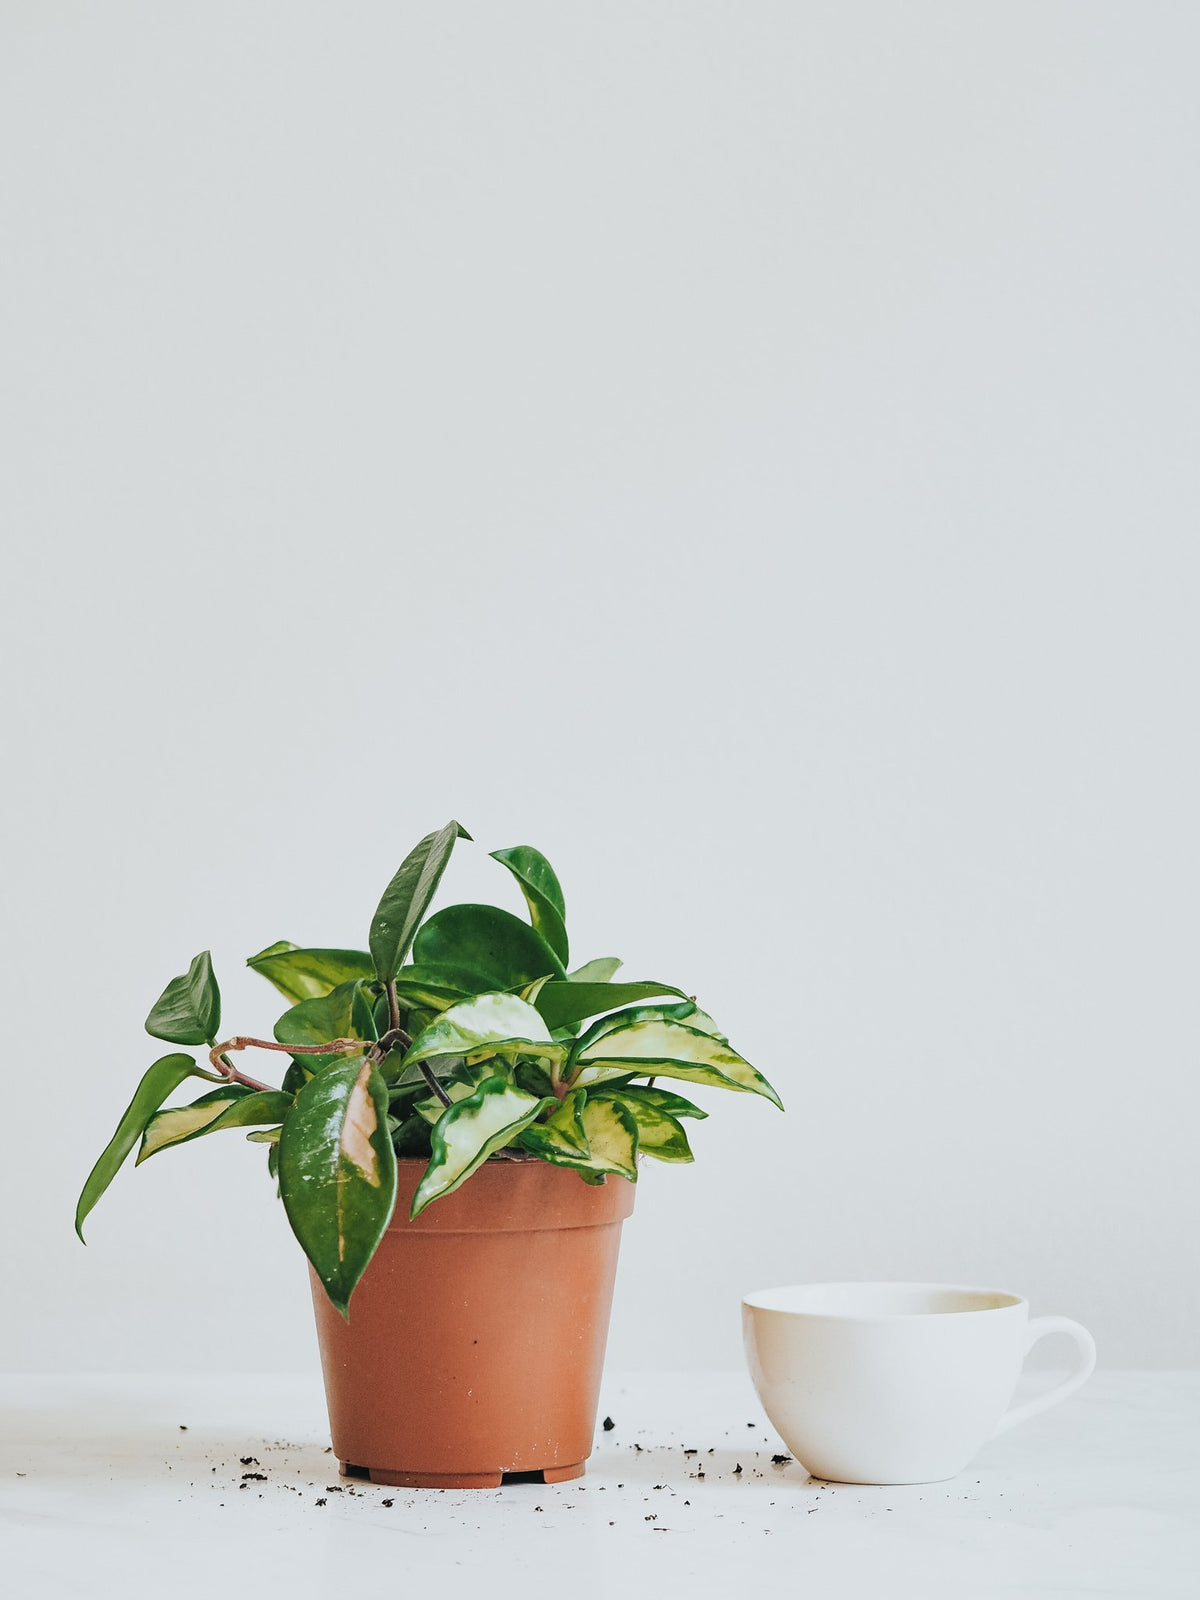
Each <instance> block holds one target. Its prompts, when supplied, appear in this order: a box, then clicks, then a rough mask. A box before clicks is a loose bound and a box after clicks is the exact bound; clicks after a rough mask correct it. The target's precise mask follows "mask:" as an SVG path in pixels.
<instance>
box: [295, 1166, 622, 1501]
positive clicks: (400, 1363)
mask: <svg viewBox="0 0 1200 1600" xmlns="http://www.w3.org/2000/svg"><path fill="white" fill-rule="evenodd" d="M397 1166H398V1169H399V1181H398V1185H397V1199H396V1211H395V1215H394V1217H393V1219H392V1222H391V1225H390V1226H389V1227H388V1230H387V1232H386V1234H385V1235H384V1237H383V1240H382V1241H381V1243H380V1245H379V1248H378V1250H377V1251H376V1253H375V1255H374V1257H373V1258H372V1260H371V1263H370V1265H369V1266H368V1268H367V1270H366V1272H365V1273H364V1274H363V1277H362V1279H361V1281H360V1282H359V1284H358V1287H357V1288H356V1289H355V1291H354V1294H353V1296H352V1298H351V1301H350V1320H349V1321H348V1322H346V1321H344V1320H343V1318H342V1317H341V1315H340V1314H339V1313H338V1312H337V1311H336V1310H335V1309H334V1307H333V1306H332V1305H331V1304H330V1303H329V1300H328V1299H327V1297H326V1295H325V1291H324V1289H323V1288H322V1287H321V1284H320V1281H319V1279H318V1278H317V1277H316V1274H315V1273H312V1272H311V1269H310V1277H311V1280H312V1292H313V1306H314V1308H315V1311H316V1318H317V1338H318V1341H319V1343H320V1347H321V1366H322V1369H323V1372H324V1377H325V1395H326V1400H327V1402H328V1405H329V1423H330V1430H331V1433H332V1437H333V1448H334V1452H335V1453H336V1455H337V1456H338V1458H339V1460H340V1462H341V1469H342V1474H343V1476H346V1477H352V1478H369V1479H370V1480H371V1481H372V1482H373V1483H384V1484H395V1485H398V1486H400V1487H403V1488H438V1489H491V1488H498V1487H499V1486H500V1484H501V1482H502V1481H503V1480H504V1478H505V1477H506V1476H508V1475H509V1474H514V1473H519V1474H522V1475H529V1476H532V1477H534V1478H535V1479H538V1480H540V1481H544V1482H546V1483H562V1482H564V1481H565V1480H566V1479H568V1478H578V1477H580V1476H582V1474H583V1471H584V1462H585V1461H586V1460H587V1458H588V1456H589V1455H590V1454H591V1451H592V1440H593V1438H594V1435H595V1429H596V1408H597V1405H598V1403H599V1395H600V1377H601V1373H602V1370H603V1366H604V1347H605V1343H606V1341H607V1338H608V1320H609V1313H610V1310H611V1307H612V1293H613V1281H614V1278H615V1276H616V1269H617V1251H618V1248H619V1246H620V1240H621V1223H622V1222H623V1221H624V1220H625V1218H626V1217H627V1216H629V1215H630V1213H631V1212H632V1210H633V1197H634V1188H633V1185H632V1184H631V1183H630V1182H629V1181H628V1180H627V1179H625V1178H618V1177H616V1176H613V1175H611V1174H610V1176H609V1177H608V1179H607V1180H606V1182H605V1183H603V1184H600V1185H595V1186H593V1185H591V1184H587V1183H584V1182H583V1181H582V1180H581V1179H580V1178H579V1176H578V1174H577V1173H575V1172H572V1171H570V1170H568V1169H566V1168H563V1167H555V1166H552V1165H550V1164H549V1163H548V1162H545V1161H487V1162H485V1163H484V1165H483V1166H482V1167H481V1168H480V1169H479V1171H478V1172H476V1173H475V1174H474V1175H473V1176H472V1177H471V1178H469V1179H468V1180H467V1182H466V1183H465V1184H463V1186H462V1188H460V1189H457V1190H455V1192H454V1193H453V1194H450V1195H446V1196H445V1197H443V1198H442V1199H440V1200H437V1201H435V1202H434V1204H432V1205H430V1206H428V1207H427V1208H426V1209H425V1210H424V1211H423V1212H422V1213H421V1215H420V1216H419V1217H418V1218H417V1220H416V1221H415V1222H412V1221H409V1218H408V1213H409V1207H410V1205H411V1203H412V1197H413V1194H414V1192H415V1190H416V1187H417V1184H418V1183H419V1182H420V1179H421V1175H422V1173H423V1172H424V1170H425V1163H424V1162H423V1161H403V1160H402V1161H400V1162H398V1163H397Z"/></svg>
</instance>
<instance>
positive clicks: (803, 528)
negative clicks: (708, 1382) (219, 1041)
mask: <svg viewBox="0 0 1200 1600" xmlns="http://www.w3.org/2000/svg"><path fill="white" fill-rule="evenodd" d="M1198 47H1200V21H1198V15H1197V12H1196V9H1195V8H1194V7H1193V6H1190V5H1188V4H1185V3H1179V4H1154V5H1148V6H1137V5H1132V4H1125V5H1111V4H1097V3H1082V0H1081V3H1077V4H1071V3H1056V0H1037V3H1005V4H977V5H971V6H963V5H958V4H954V3H946V4H934V3H916V4H908V5H904V6H898V5H891V4H878V5H876V4H844V3H828V4H810V3H790V4H767V3H761V0H749V3H748V0H736V3H728V4H711V3H707V4H701V3H694V4H688V5H678V4H665V3H650V4H646V3H644V0H638V3H631V4H624V3H608V4H588V5H579V4H565V3H563V0H547V3H544V4H535V3H529V0H509V3H506V4H505V5H492V4H486V3H483V4H470V5H467V4H454V3H449V4H446V3H441V0H439V3H437V4H434V3H432V0H426V3H421V4H390V3H388V4H384V3H377V4H376V3H371V4H368V3H364V4H351V3H341V4H337V5H332V4H326V5H318V4H311V3H306V4H299V3H288V4H277V5H271V4H246V3H244V0H238V3H236V4H214V3H211V0H206V3H204V4H174V5H170V6H163V5H156V4H150V3H146V4H107V5H104V6H91V5H85V4H78V5H77V4H66V3H58V0H25V3H19V0H5V3H4V4H3V6H2V8H0V163H2V166H3V174H2V176H3V203H2V207H0V228H2V229H3V236H4V237H3V269H2V270H3V283H2V285H0V330H2V331H0V337H2V340H3V367H2V374H0V387H2V404H3V441H4V444H3V458H4V459H3V479H2V483H3V488H2V491H0V492H2V515H3V527H4V532H5V542H6V548H7V553H6V555H5V565H4V580H5V581H4V586H3V587H4V610H5V620H4V627H3V650H4V654H5V658H6V665H7V678H6V682H7V689H6V694H5V702H4V720H5V724H6V729H5V735H4V748H5V751H6V754H7V756H8V776H7V778H6V780H5V784H4V790H3V806H4V813H5V815H4V818H3V834H2V836H3V840H4V846H5V852H6V857H7V862H6V866H5V873H4V888H5V900H6V917H5V933H4V939H5V945H4V950H3V952H2V957H0V970H2V972H3V979H4V984H5V989H6V998H5V1000H4V1016H5V1042H6V1049H5V1057H6V1061H5V1069H4V1070H5V1085H6V1087H5V1091H4V1114H5V1120H6V1129H7V1133H6V1138H5V1141H4V1148H5V1156H4V1159H3V1161H2V1162H0V1182H2V1184H3V1188H4V1194H3V1205H4V1212H3V1215H4V1217H5V1225H4V1229H3V1235H4V1243H3V1246H2V1249H3V1252H4V1257H5V1262H6V1265H5V1267H4V1276H5V1281H6V1283H7V1285H8V1291H9V1298H10V1303H12V1304H13V1305H15V1307H16V1309H17V1311H18V1312H20V1313H22V1314H20V1315H16V1316H10V1317H8V1318H6V1319H5V1320H4V1322H3V1324H2V1325H0V1364H3V1365H7V1366H10V1367H16V1368H54V1367H58V1366H70V1367H80V1368H135V1369H136V1368H159V1369H167V1368H185V1367H198V1366H201V1365H208V1366H212V1367H215V1368H218V1369H220V1368H231V1369H232V1368H235V1367H256V1366H264V1365H268V1364H271V1365H277V1366H278V1367H280V1368H303V1367H308V1366H310V1365H311V1364H312V1362H313V1359H314V1353H313V1352H314V1340H313V1336H312V1332H311V1328H310V1323H309V1312H308V1308H307V1285H306V1281H305V1276H304V1273H303V1271H302V1270H301V1259H300V1257H299V1254H298V1250H297V1248H296V1247H295V1246H294V1245H293V1244H292V1242H291V1239H290V1235H289V1234H288V1233H287V1230H286V1224H285V1222H284V1218H283V1216H282V1212H281V1211H280V1210H279V1208H278V1207H277V1206H276V1205H275V1203H274V1201H273V1199H272V1197H271V1192H270V1188H269V1185H268V1181H267V1178H266V1174H265V1171H264V1170H263V1160H262V1155H261V1152H255V1151H254V1150H252V1149H247V1148H246V1147H245V1146H244V1145H243V1144H242V1141H241V1140H240V1139H239V1138H238V1137H237V1136H235V1135H230V1136H228V1138H227V1140H226V1141H225V1142H221V1141H220V1140H219V1139H216V1138H214V1139H212V1140H210V1141H207V1142H203V1141H202V1142H200V1143H198V1144H196V1145H194V1146H191V1147H190V1148H188V1149H186V1150H182V1151H179V1152H176V1153H175V1154H173V1155H168V1156H164V1157H162V1158H160V1159H158V1160H157V1161H155V1162H153V1163H151V1164H150V1165H149V1166H148V1167H146V1168H144V1169H142V1170H140V1171H138V1172H133V1171H132V1170H130V1171H128V1172H126V1173H123V1174H122V1175H121V1177H120V1178H119V1179H118V1180H117V1182H116V1183H115V1185H114V1187H113V1188H112V1190H110V1192H109V1194H108V1196H107V1197H106V1199H105V1200H104V1201H103V1202H102V1204H101V1206H100V1208H99V1209H98V1210H97V1211H96V1212H95V1214H94V1216H93V1218H92V1221H91V1226H90V1230H89V1231H90V1240H91V1242H90V1246H89V1248H88V1249H87V1250H86V1251H85V1250H83V1249H81V1248H80V1246H79V1245H78V1244H77V1243H76V1241H75V1240H74V1238H73V1235H72V1232H71V1214H72V1210H73V1206H74V1200H75V1196H76V1193H77V1191H78V1188H79V1185H80V1183H81V1181H82V1178H83V1176H84V1174H85V1173H86V1171H87V1169H88V1167H89V1166H90V1164H91V1161H92V1160H93V1158H94V1156H95V1155H96V1153H97V1151H98V1150H99V1148H100V1147H101V1145H102V1144H103V1143H104V1141H105V1140H106V1139H107V1137H108V1135H109V1133H110V1131H111V1127H112V1125H113V1123H114V1122H115V1120H116V1117H117V1115H118V1113H119V1111H120V1109H121V1107H122V1106H123V1105H124V1103H125V1100H126V1099H127V1097H128V1094H129V1092H130V1091H131V1089H132V1086H133V1084H134V1082H135V1081H136V1079H137V1077H138V1075H139V1074H140V1073H141V1072H142V1070H143V1069H144V1067H145V1066H146V1065H147V1063H148V1062H149V1061H150V1060H151V1059H152V1057H153V1055H154V1054H155V1053H156V1052H155V1048H154V1045H153V1044H152V1042H151V1041H149V1040H148V1039H147V1038H146V1037H145V1036H144V1034H143V1033H142V1030H141V1020H142V1017H143V1016H144V1014H145V1012H146V1010H147V1008H148V1006H149V1004H150V1002H151V1001H152V1000H153V999H154V997H155V996H156V994H157V993H158V991H159V989H160V988H161V986H162V984H163V983H164V982H165V981H166V979H167V978H169V977H170V976H172V975H173V974H174V973H176V972H178V971H180V970H181V969H182V967H183V965H184V964H185V963H186V961H187V960H188V959H189V958H190V957H191V956H192V955H193V954H194V953H195V951H196V950H198V949H200V948H202V947H204V946H207V945H211V946H212V949H213V951H214V956H215V959H216V962H217V967H218V972H219V975H220V978H221V980H222V983H223V986H224V990H225V996H226V1020H227V1026H228V1027H230V1028H235V1029H251V1030H254V1029H257V1030H264V1029H269V1026H270V1022H271V1020H272V1017H273V1016H274V1014H275V1008H274V1007H273V1004H272V991H270V990H269V989H268V988H267V987H266V985H265V984H263V983H262V982H261V980H259V979H258V978H255V977H254V976H253V975H252V974H250V973H248V972H247V971H246V970H245V969H244V968H243V967H242V966H241V962H242V960H243V958H244V957H245V956H246V955H247V954H249V953H250V952H251V951H253V950H256V949H258V948H259V947H260V946H262V945H263V944H265V943H267V942H268V941H270V940H273V939H277V938H281V937H287V938H292V939H295V940H297V941H300V942H310V941H311V942H318V943H321V942H328V943H335V944H337V943H348V944H353V943H358V942H361V941H362V939H363V937H364V936H365V931H366V925H367V920H368V918H369V915H370V912H371V910H372V909H373V907H374V903H375V900H376V897H377V895H378V893H379V891H380V889H381V887H382V885H383V883H384V882H385V881H386V879H387V877H388V876H389V875H390V873H391V871H392V870H393V869H394V867H395V866H396V864H397V862H398V861H399V859H400V857H401V856H402V855H403V854H404V853H405V851H406V850H407V849H408V848H409V846H410V845H411V844H412V842H413V841H414V840H415V838H416V837H417V836H418V835H420V834H421V833H423V832H425V831H427V830H428V829H429V828H431V827H434V826H436V825H438V824H440V823H441V822H442V821H444V820H445V818H446V817H447V816H449V815H452V814H455V815H458V816H460V817H461V818H462V819H463V821H464V822H465V823H466V824H467V825H468V826H469V827H470V828H471V829H472V831H473V832H474V833H475V835H476V837H477V838H478V840H479V841H480V847H479V848H476V849H475V850H474V851H473V852H472V851H471V850H469V849H468V850H464V851H463V852H462V853H461V856H460V857H459V858H458V859H457V860H456V862H455V864H454V866H453V869H452V873H451V875H450V877H449V878H448V880H447V884H446V887H447V890H448V891H449V894H450V895H451V896H453V897H455V898H473V897H477V896H483V897H487V898H490V897H493V896H494V897H497V898H498V899H499V900H500V902H501V903H504V904H508V905H514V908H515V903H514V896H513V894H512V892H510V889H509V887H508V883H507V879H506V875H505V874H504V873H503V872H502V870H501V869H500V868H499V867H496V866H495V865H494V864H492V863H489V862H487V861H486V858H485V856H484V851H485V850H486V849H491V848H495V847H497V846H499V845H505V844H511V843H517V842H531V843H536V844H538V845H540V846H541V847H542V848H543V849H544V850H545V851H546V852H547V853H548V854H549V856H550V857H551V859H552V860H553V861H554V862H555V863H556V865H557V867H558V869H559V872H560V875H561V876H562V878H563V880H564V883H565V886H566V889H567V894H568V900H569V911H570V913H571V924H572V928H573V932H574V940H575V947H576V950H577V952H578V955H579V957H580V958H581V959H582V958H583V957H586V956H589V955H593V954H606V953H609V952H612V953H616V954H620V955H623V956H624V957H625V959H626V962H627V966H628V971H629V975H630V976H642V975H648V976H663V977H666V978H669V979H674V978H679V979H681V980H682V981H684V982H686V983H687V984H688V985H690V986H692V987H694V989H695V990H696V992H697V993H698V994H699V995H700V996H701V998H702V1000H703V1002H704V1003H705V1004H707V1005H708V1006H709V1007H710V1008H711V1009H712V1010H713V1011H715V1012H716V1013H717V1015H718V1016H719V1017H720V1018H721V1019H722V1020H723V1022H724V1024H725V1026H726V1027H727V1029H728V1030H729V1032H730V1033H731V1035H732V1037H733V1040H734V1042H735V1044H737V1045H739V1046H740V1047H741V1048H742V1049H743V1050H744V1051H745V1053H746V1054H748V1055H749V1056H750V1057H751V1059H752V1060H754V1061H755V1062H756V1063H758V1064H759V1065H760V1066H761V1067H762V1068H763V1070H765V1071H766V1072H767V1073H768V1075H769V1076H770V1077H772V1078H773V1079H774V1080H775V1082H776V1083H777V1084H779V1086H780V1088H781V1090H782V1092H783V1094H784V1096H785V1098H786V1100H787V1101H788V1103H789V1113H788V1115H787V1117H786V1118H781V1117H779V1116H778V1114H777V1113H776V1112H775V1111H774V1110H772V1108H771V1107H769V1106H767V1105H766V1104H765V1103H759V1102H757V1101H754V1100H751V1099H749V1098H748V1097H747V1098H745V1099H743V1098H734V1097H728V1098H727V1099H722V1097H721V1096H719V1095H710V1096H709V1097H708V1104H709V1106H710V1109H711V1111H712V1113H713V1115H712V1117H711V1120H710V1121H708V1122H707V1123H705V1124H704V1125H703V1126H701V1127H699V1128H698V1129H697V1132H696V1137H695V1144H696V1146H697V1150H698V1157H699V1159H698V1160H697V1163H696V1165H695V1166H694V1167H692V1168H690V1169H687V1170H682V1171H681V1170H667V1169H661V1168H655V1169H653V1170H651V1171H649V1172H647V1173H646V1175H645V1180H644V1182H643V1185H642V1189H641V1192H640V1195H639V1201H638V1215H637V1216H636V1218H635V1221H634V1223H633V1224H632V1225H631V1226H630V1227H629V1228H628V1229H627V1230H626V1243H625V1254H624V1261H623V1267H622V1276H621V1281H620V1286H619V1292H618V1304H617V1307H616V1312H615V1316H614V1325H613V1337H612V1345H611V1359H612V1361H613V1362H614V1363H615V1364H617V1365H622V1366H627V1367H629V1366H656V1365H664V1364H671V1365H675V1366H679V1365H682V1366H685V1367H687V1366H696V1367H700V1366H706V1365H710V1366H711V1365H723V1364H730V1365H732V1364H734V1363H736V1362H738V1361H739V1359H740V1350H739V1333H738V1323H737V1297H738V1295H739V1293H740V1292H741V1291H742V1290H744V1289H746V1288H749V1287H752V1286H757V1285H760V1284H762V1283H766V1282H779V1281H794V1280H797V1279H812V1278H823V1277H831V1276H897V1277H908V1276H922V1277H924V1276H928V1277H934V1278H944V1279H952V1280H963V1281H975V1282H986V1283H998V1284H1000V1285H1003V1286H1008V1287H1013V1288H1016V1289H1019V1290H1022V1291H1024V1292H1025V1293H1027V1294H1028V1295H1029V1296H1030V1297H1031V1299H1032V1300H1033V1302H1034V1303H1035V1309H1040V1310H1043V1311H1050V1310H1060V1311H1065V1312H1068V1313H1071V1314H1074V1315H1076V1316H1078V1317H1080V1318H1081V1319H1083V1320H1085V1321H1087V1322H1089V1323H1090V1324H1091V1325H1092V1326H1093V1328H1094V1329H1095V1331H1096V1334H1097V1337H1098V1338H1099V1340H1100V1342H1101V1346H1102V1355H1103V1358H1104V1359H1106V1360H1107V1361H1108V1362H1110V1363H1116V1364H1144V1365H1157V1364H1184V1363H1187V1362H1190V1361H1194V1359H1195V1357H1196V1355H1197V1340H1196V1331H1195V1330H1196V1326H1197V1318H1198V1317H1200V1287H1198V1284H1197V1276H1196V1270H1195V1245H1196V1227H1195V1224H1196V1217H1197V1200H1198V1193H1197V1170H1198V1164H1197V1161H1196V1156H1195V1145H1196V1139H1195V1127H1196V1117H1197V1111H1198V1109H1200V1107H1198V1104H1197V1090H1196V1064H1197V1036H1198V1031H1200V1030H1198V1022H1200V1018H1198V1016H1197V1009H1198V1008H1197V1000H1196V994H1197V985H1196V965H1197V954H1198V949H1197V945H1198V939H1197V905H1198V902H1200V895H1198V891H1200V882H1198V879H1200V873H1198V870H1197V867H1198V862H1197V847H1196V837H1197V825H1198V816H1200V761H1198V758H1197V748H1196V719H1195V698H1196V695H1195V691H1196V685H1197V677H1196V671H1197V666H1198V659H1197V658H1198V655H1200V651H1198V649H1197V641H1196V621H1197V600H1198V593H1197V588H1198V586H1197V575H1198V574H1197V548H1196V529H1197V518H1196V513H1197V509H1198V504H1200V496H1198V493H1197V490H1198V481H1197V479H1198V473H1197V453H1196V443H1197V437H1198V424H1200V415H1198V411H1200V407H1198V404H1197V356H1198V354H1200V351H1198V343H1200V340H1198V334H1200V319H1198V315H1197V297H1196V284H1197V281H1198V271H1200V248H1198V246H1200V228H1198V224H1197V185H1196V171H1197V157H1198V155H1200V137H1198V135H1200V100H1198V99H1197V94H1196V59H1197V49H1198Z"/></svg>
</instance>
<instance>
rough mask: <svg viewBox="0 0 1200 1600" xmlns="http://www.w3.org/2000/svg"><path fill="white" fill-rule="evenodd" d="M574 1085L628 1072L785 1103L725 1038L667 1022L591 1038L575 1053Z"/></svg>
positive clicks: (651, 1022)
mask: <svg viewBox="0 0 1200 1600" xmlns="http://www.w3.org/2000/svg"><path fill="white" fill-rule="evenodd" d="M571 1066H572V1068H580V1069H582V1070H581V1071H580V1072H579V1074H578V1077H577V1078H576V1079H575V1081H576V1082H578V1083H580V1084H583V1085H585V1086H586V1085H589V1084H594V1083H599V1082H602V1081H603V1080H604V1079H605V1078H612V1077H619V1076H621V1075H623V1074H625V1073H628V1072H634V1071H636V1072H639V1073H645V1074H647V1075H648V1076H651V1077H660V1078H682V1079H684V1080H686V1081H688V1082H691V1083H707V1084H711V1085H712V1086H713V1087H715V1088H722V1089H741V1090H745V1091H746V1092H748V1093H750V1094H761V1095H763V1096H765V1097H766V1098H767V1099H768V1100H770V1101H771V1102H772V1103H773V1104H774V1105H777V1106H778V1107H779V1108H780V1110H782V1109H783V1102H782V1101H781V1100H780V1098H779V1096H778V1095H777V1094H776V1092H775V1090H774V1089H773V1088H772V1087H771V1085H770V1084H769V1083H768V1082H767V1080H766V1079H765V1078H764V1077H763V1075H762V1073H761V1072H759V1071H758V1070H757V1068H755V1067H752V1066H751V1065H750V1063H749V1062H748V1061H747V1060H745V1058H744V1057H742V1056H740V1055H738V1053H737V1051H736V1050H733V1049H731V1048H730V1046H729V1045H728V1044H726V1043H725V1042H724V1041H723V1040H721V1039H719V1038H716V1037H714V1035H712V1034H709V1033H702V1032H701V1031H700V1030H699V1029H697V1028H691V1027H688V1026H687V1025H686V1024H685V1023H682V1022H673V1021H671V1020H670V1019H669V1018H665V1017H655V1018H647V1019H645V1020H643V1021H640V1022H632V1023H627V1024H625V1025H623V1026H621V1027H618V1028H613V1029H612V1030H611V1031H609V1032H606V1033H602V1034H600V1035H599V1036H598V1037H592V1038H589V1037H588V1036H587V1035H585V1036H584V1038H583V1039H581V1040H580V1041H579V1044H578V1045H577V1046H576V1048H575V1049H574V1050H573V1051H572V1053H571Z"/></svg>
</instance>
